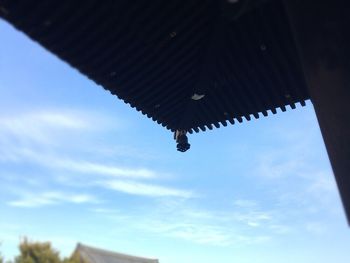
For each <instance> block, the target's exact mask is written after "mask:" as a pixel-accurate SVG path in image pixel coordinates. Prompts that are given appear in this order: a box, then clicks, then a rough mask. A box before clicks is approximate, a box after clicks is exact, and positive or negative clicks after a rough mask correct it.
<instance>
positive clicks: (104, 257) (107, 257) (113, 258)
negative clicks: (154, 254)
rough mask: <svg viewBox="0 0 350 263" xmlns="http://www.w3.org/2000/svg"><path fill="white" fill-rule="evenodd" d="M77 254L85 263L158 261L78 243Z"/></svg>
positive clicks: (142, 262) (148, 262)
mask: <svg viewBox="0 0 350 263" xmlns="http://www.w3.org/2000/svg"><path fill="white" fill-rule="evenodd" d="M75 253H78V254H79V255H80V257H81V258H82V259H83V261H84V262H85V263H158V262H159V261H158V259H151V258H144V257H138V256H132V255H127V254H121V253H117V252H112V251H107V250H104V249H99V248H95V247H90V246H86V245H83V244H81V243H78V245H77V248H76V250H75Z"/></svg>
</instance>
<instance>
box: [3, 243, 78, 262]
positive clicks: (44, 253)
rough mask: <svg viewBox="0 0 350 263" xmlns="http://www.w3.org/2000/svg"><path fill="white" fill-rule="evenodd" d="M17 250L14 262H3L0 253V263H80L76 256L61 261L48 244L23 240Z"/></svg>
mask: <svg viewBox="0 0 350 263" xmlns="http://www.w3.org/2000/svg"><path fill="white" fill-rule="evenodd" d="M0 245H1V244H0ZM18 248H19V255H18V256H16V257H15V259H14V261H6V262H5V260H4V258H3V256H2V254H1V252H0V263H80V258H79V255H77V254H73V255H72V256H71V257H66V258H64V259H61V257H60V254H59V252H58V251H57V250H55V249H54V248H53V247H52V246H51V243H50V242H33V241H29V240H28V239H27V238H24V239H23V240H22V241H21V242H20V244H19V246H18Z"/></svg>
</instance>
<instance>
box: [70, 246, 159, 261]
mask: <svg viewBox="0 0 350 263" xmlns="http://www.w3.org/2000/svg"><path fill="white" fill-rule="evenodd" d="M79 248H82V249H84V248H86V249H87V250H94V251H95V252H97V253H101V254H105V255H106V254H108V255H111V256H119V257H124V258H129V259H141V260H152V261H155V262H158V259H156V258H147V257H141V256H135V255H130V254H125V253H119V252H115V251H110V250H106V249H102V248H96V247H92V246H88V245H85V244H82V243H78V247H77V249H78V250H79Z"/></svg>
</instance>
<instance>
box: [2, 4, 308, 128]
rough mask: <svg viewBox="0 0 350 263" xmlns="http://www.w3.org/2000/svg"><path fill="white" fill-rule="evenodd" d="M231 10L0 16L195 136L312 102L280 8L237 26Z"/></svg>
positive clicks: (45, 8)
mask: <svg viewBox="0 0 350 263" xmlns="http://www.w3.org/2000/svg"><path fill="white" fill-rule="evenodd" d="M228 2H229V1H228ZM228 2H227V1H217V0H212V1H210V0H187V1H178V0H167V1H164V0H152V1H149V0H134V1H129V0H122V1H103V2H101V1H97V0H75V1H69V0H66V1H58V0H51V1H36V0H29V1H13V0H11V1H10V0H0V7H1V8H0V15H1V16H2V17H3V18H4V19H6V20H8V21H9V22H10V23H12V24H13V25H14V26H15V27H17V28H18V29H20V30H22V31H24V32H25V33H26V34H27V35H29V36H30V37H31V38H32V39H34V40H36V41H38V42H39V43H40V44H41V45H43V46H44V47H45V48H47V49H48V50H50V51H51V52H53V53H54V54H56V55H57V56H59V57H60V58H61V59H63V60H65V61H67V62H68V63H69V64H70V65H72V66H73V67H75V68H77V69H78V70H79V71H80V72H82V73H83V74H84V75H86V76H88V77H89V78H90V79H92V80H94V81H95V82H96V83H98V84H100V85H102V86H103V87H104V88H105V89H107V90H109V91H110V92H111V93H112V94H115V95H117V96H118V97H119V98H121V99H123V100H124V101H125V102H126V103H129V104H130V105H131V106H132V107H135V108H136V109H137V110H139V111H141V112H142V113H143V114H145V115H147V116H148V117H150V118H152V119H153V120H154V121H157V122H158V123H160V124H162V125H163V126H165V127H167V128H168V129H170V130H173V131H174V130H178V129H179V130H187V131H189V132H192V131H196V132H198V131H199V130H200V129H201V130H205V129H206V128H209V129H212V128H213V127H220V125H224V126H226V125H227V121H229V122H230V123H234V122H235V121H236V120H237V121H239V122H241V121H242V119H243V118H245V119H247V120H250V119H251V118H252V117H254V118H258V117H259V116H261V115H264V116H267V114H268V111H271V112H272V113H273V114H274V113H276V109H277V108H280V109H281V110H282V111H285V110H286V106H287V105H289V106H290V107H291V108H295V104H296V103H298V102H299V103H301V104H302V105H304V103H305V102H304V101H305V100H307V99H309V94H308V91H307V88H306V85H305V82H304V77H303V73H302V69H301V66H300V63H299V59H298V54H297V51H296V47H295V44H294V41H293V37H292V34H291V30H290V26H289V24H288V21H287V16H286V14H285V10H284V8H283V5H282V3H281V1H268V2H266V1H261V2H262V3H263V4H261V5H259V6H257V7H254V8H252V9H251V10H249V11H247V12H246V13H245V14H243V15H241V16H239V17H238V18H236V17H234V18H233V17H229V16H228V15H227V13H229V12H227V10H229V9H228V7H229V6H228V5H227V4H228ZM231 2H235V1H231ZM256 2H257V1H256ZM265 2H266V3H265ZM194 94H198V95H205V96H204V97H203V98H202V99H200V100H193V99H191V97H192V95H194Z"/></svg>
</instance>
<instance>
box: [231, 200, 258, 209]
mask: <svg viewBox="0 0 350 263" xmlns="http://www.w3.org/2000/svg"><path fill="white" fill-rule="evenodd" d="M233 204H234V205H235V206H238V207H244V208H252V207H256V206H257V202H256V201H254V200H247V199H237V200H234V201H233Z"/></svg>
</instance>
